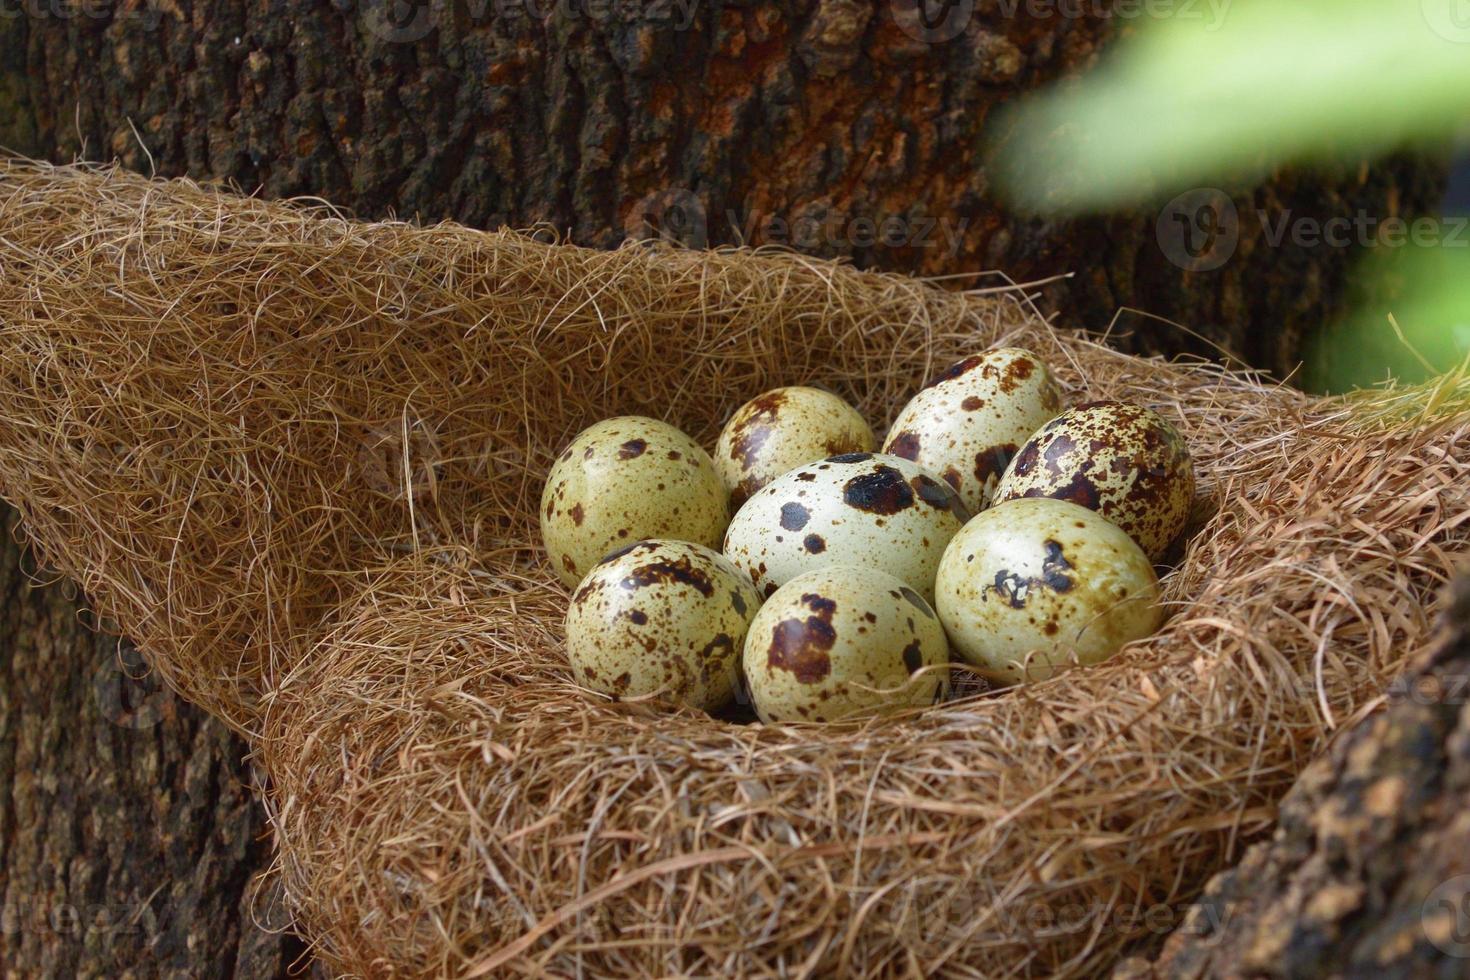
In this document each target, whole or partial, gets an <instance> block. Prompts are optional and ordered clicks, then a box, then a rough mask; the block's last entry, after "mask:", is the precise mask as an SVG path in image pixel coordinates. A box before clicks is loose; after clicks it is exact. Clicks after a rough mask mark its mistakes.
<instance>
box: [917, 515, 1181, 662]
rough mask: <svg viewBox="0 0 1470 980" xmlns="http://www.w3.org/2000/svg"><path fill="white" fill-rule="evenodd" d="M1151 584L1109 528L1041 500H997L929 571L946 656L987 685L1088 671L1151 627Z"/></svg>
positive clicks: (1154, 612) (1137, 552)
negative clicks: (1073, 669) (1079, 667)
mask: <svg viewBox="0 0 1470 980" xmlns="http://www.w3.org/2000/svg"><path fill="white" fill-rule="evenodd" d="M1158 597H1159V585H1158V579H1157V578H1156V577H1155V575H1154V569H1153V565H1152V564H1151V563H1150V562H1149V560H1148V558H1147V556H1145V555H1144V553H1143V551H1142V550H1141V549H1140V548H1139V547H1138V545H1137V544H1135V543H1134V541H1133V539H1132V538H1130V537H1129V536H1128V535H1126V534H1124V533H1123V532H1122V531H1121V530H1120V529H1119V528H1118V527H1116V526H1115V525H1113V524H1111V523H1109V522H1108V521H1107V520H1105V519H1103V518H1102V517H1101V516H1099V515H1098V514H1097V512H1096V511H1091V510H1088V509H1087V508H1085V507H1080V506H1078V505H1077V504H1073V503H1068V502H1067V501H1065V500H1053V499H1052V498H1050V497H1026V498H1022V499H1019V500H1010V501H1006V502H1004V503H998V504H996V505H995V506H993V507H991V508H990V509H989V510H987V511H985V512H984V513H982V514H980V515H979V516H977V517H976V518H975V519H974V520H973V521H971V522H970V523H969V524H967V525H965V527H964V529H963V530H961V531H960V533H959V534H957V535H955V537H954V540H952V541H950V543H949V548H948V549H947V550H946V551H945V553H944V560H943V561H941V562H940V564H939V576H938V581H937V598H936V600H935V609H936V610H937V611H938V612H939V619H940V621H941V622H942V623H943V624H944V630H945V633H946V634H948V636H949V641H950V644H951V646H952V647H953V648H954V651H955V653H956V654H957V655H958V656H959V657H961V658H962V659H963V660H965V661H966V662H967V663H969V664H972V665H973V666H975V667H976V668H978V669H979V670H980V671H981V672H982V673H983V674H985V675H986V676H987V677H989V678H991V679H992V680H996V681H1000V682H1002V683H1015V682H1017V681H1022V680H1042V679H1044V678H1047V677H1050V676H1051V675H1052V674H1053V673H1055V672H1056V670H1057V669H1058V668H1060V667H1062V666H1064V665H1066V664H1068V663H1070V662H1072V660H1073V659H1074V658H1075V660H1076V662H1077V663H1081V664H1095V663H1099V662H1101V661H1103V660H1106V659H1107V658H1108V657H1111V656H1112V655H1113V654H1114V653H1116V652H1117V651H1118V649H1119V648H1120V647H1122V646H1123V645H1124V644H1126V643H1129V642H1131V641H1133V640H1137V639H1141V638H1142V637H1145V636H1148V635H1149V634H1151V633H1153V632H1154V630H1156V629H1158V627H1159V623H1160V621H1161V619H1162V617H1163V612H1162V610H1161V609H1160V607H1159V604H1158Z"/></svg>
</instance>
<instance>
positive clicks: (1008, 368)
mask: <svg viewBox="0 0 1470 980" xmlns="http://www.w3.org/2000/svg"><path fill="white" fill-rule="evenodd" d="M1061 408H1062V392H1061V389H1060V388H1058V387H1057V383H1056V382H1055V381H1054V380H1052V376H1051V372H1050V371H1048V370H1047V367H1046V365H1045V364H1043V363H1042V362H1041V359H1040V358H1038V357H1037V356H1036V355H1035V354H1033V353H1031V352H1030V351H1028V350H1022V349H1021V348H1019V347H1001V348H998V349H996V350H992V351H987V352H986V353H984V354H977V355H975V356H973V357H967V358H965V359H964V360H963V361H960V362H959V363H958V364H956V365H954V366H953V367H951V368H950V369H949V370H948V371H945V372H944V373H943V374H941V375H940V376H939V377H938V378H936V379H935V380H934V381H932V382H930V384H929V386H928V387H927V388H925V389H924V390H923V391H920V392H919V393H918V394H917V395H915V396H914V397H913V398H911V399H910V400H909V403H908V404H907V405H905V406H904V407H903V410H902V411H900V412H899V413H898V418H896V419H894V421H893V426H892V427H891V428H890V429H889V431H888V438H887V440H886V441H885V442H884V443H883V451H884V452H885V453H892V454H893V455H895V456H902V457H903V458H904V459H911V460H913V461H914V462H916V463H918V464H919V465H920V466H922V467H924V468H925V469H927V470H929V471H931V472H933V473H936V474H938V475H939V476H942V477H944V479H945V480H946V481H947V482H948V483H949V485H950V486H952V487H954V488H955V490H957V491H959V495H960V499H961V500H963V501H964V503H965V506H966V507H968V508H969V509H970V512H971V513H974V514H978V513H979V512H980V511H982V510H984V509H985V508H986V507H988V506H990V497H991V493H992V492H993V491H994V489H995V484H996V482H997V481H998V480H999V479H1000V475H1001V473H1002V472H1003V471H1004V470H1005V468H1006V464H1007V463H1009V462H1010V460H1011V457H1012V456H1013V455H1014V454H1015V453H1016V450H1017V449H1019V448H1020V446H1021V445H1022V444H1023V443H1024V442H1025V441H1026V440H1027V439H1028V438H1030V437H1031V434H1032V433H1034V432H1035V431H1036V430H1037V429H1039V428H1041V426H1042V425H1043V424H1044V423H1045V422H1046V421H1047V420H1048V419H1050V418H1052V417H1053V416H1055V415H1056V414H1057V412H1059V411H1061Z"/></svg>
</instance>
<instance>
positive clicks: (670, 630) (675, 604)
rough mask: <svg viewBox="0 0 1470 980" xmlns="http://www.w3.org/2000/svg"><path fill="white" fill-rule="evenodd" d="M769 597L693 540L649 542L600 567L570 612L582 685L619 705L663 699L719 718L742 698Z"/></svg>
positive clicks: (572, 651)
mask: <svg viewBox="0 0 1470 980" xmlns="http://www.w3.org/2000/svg"><path fill="white" fill-rule="evenodd" d="M758 608H760V596H758V595H757V594H756V591H755V589H754V587H752V586H751V584H750V579H749V578H748V577H747V576H746V575H745V573H744V572H741V571H739V570H738V569H737V568H736V567H735V566H734V565H732V564H730V563H729V562H728V561H726V560H725V559H724V558H723V557H721V556H720V555H719V554H717V553H716V552H714V551H711V550H710V549H709V548H706V547H704V546H703V545H698V544H690V543H689V542H687V541H640V542H638V543H636V544H633V545H630V546H629V547H627V548H625V549H623V550H622V551H619V552H616V553H615V554H612V555H609V556H608V557H607V558H605V559H604V560H603V561H602V562H600V563H598V564H597V565H596V566H595V567H594V568H593V569H592V571H590V572H589V573H587V577H586V578H584V579H583V580H582V584H581V585H579V586H578V587H577V591H576V592H575V593H573V595H572V602H571V605H570V606H569V607H568V608H567V619H566V638H567V656H568V657H569V658H570V659H571V661H572V670H573V671H574V672H575V674H576V677H577V683H579V684H581V685H582V686H583V687H587V688H591V689H592V690H594V691H601V692H602V693H603V694H610V695H612V696H613V697H617V698H633V697H639V696H641V695H646V694H653V693H655V692H663V693H664V694H666V695H667V696H668V697H670V698H672V699H674V700H676V701H679V702H681V703H683V704H687V705H689V706H691V707H694V708H702V709H704V710H706V711H712V710H714V709H717V708H719V707H722V706H723V705H725V704H727V703H729V702H730V701H731V700H732V699H733V698H734V695H735V685H736V680H737V678H738V676H739V669H740V652H741V649H742V648H743V646H744V643H745V631H746V628H747V627H748V626H749V624H750V620H751V618H752V617H753V616H754V615H755V613H756V610H757V609H758Z"/></svg>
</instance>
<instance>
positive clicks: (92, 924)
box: [0, 510, 302, 977]
mask: <svg viewBox="0 0 1470 980" xmlns="http://www.w3.org/2000/svg"><path fill="white" fill-rule="evenodd" d="M5 513H6V516H7V518H9V517H10V516H11V514H10V512H9V511H8V510H6V512H5ZM8 528H9V520H7V522H6V530H7V531H8ZM79 612H80V610H79V607H78V605H77V603H76V602H75V601H73V600H72V599H71V598H70V597H69V596H68V594H67V592H66V590H65V589H64V588H63V587H62V586H60V585H53V586H47V587H44V588H32V587H31V585H30V584H29V582H28V580H27V578H26V576H24V575H23V574H22V572H21V555H20V551H19V549H18V548H17V547H16V545H15V544H14V541H13V539H12V538H11V536H10V535H9V534H8V533H6V534H5V537H4V543H3V545H0V963H3V964H4V967H5V971H4V972H5V973H6V974H7V975H11V976H53V977H62V976H122V975H125V974H129V973H131V974H132V975H136V976H251V977H257V976H278V975H282V974H284V972H285V971H286V969H287V967H288V966H289V965H290V964H291V963H292V962H293V961H294V960H295V959H296V958H297V957H299V956H300V954H301V952H302V947H301V944H300V942H299V941H298V940H296V939H295V938H294V937H291V936H289V935H281V934H279V933H275V932H272V931H270V930H267V929H262V928H260V926H259V925H258V924H257V923H269V921H270V919H271V914H272V907H271V903H270V902H268V901H266V900H265V899H264V897H263V896H257V895H255V893H254V890H253V889H252V887H251V879H252V876H253V875H254V874H255V873H256V872H257V871H258V870H260V869H261V868H263V867H264V866H265V864H266V862H267V861H268V860H269V843H268V841H267V840H266V839H265V837H264V834H265V819H264V816H263V814H262V813H261V812H260V808H259V807H258V806H256V805H255V803H254V801H253V798H252V796H251V793H250V787H249V773H248V771H247V768H246V766H245V764H244V762H243V753H244V746H243V745H242V744H241V743H240V741H239V740H238V739H235V738H233V737H232V736H231V735H230V734H229V733H228V732H227V731H226V730H225V729H224V728H223V726H221V725H220V724H219V723H217V722H215V721H213V720H211V719H208V718H206V717H205V716H204V715H203V714H202V713H201V712H199V711H197V710H195V709H193V708H190V707H189V706H187V705H185V704H184V703H183V702H181V701H180V700H179V699H178V698H176V697H174V696H172V695H171V694H169V693H168V692H166V691H163V690H159V689H158V686H157V684H156V683H155V682H151V681H149V680H146V679H144V680H140V679H138V678H140V677H142V676H143V675H144V674H145V673H146V671H145V670H144V669H143V665H142V663H141V661H140V660H139V658H138V656H137V653H136V652H135V651H133V650H132V649H131V648H130V647H128V646H127V645H126V644H119V642H118V641H117V640H114V639H111V638H108V637H105V636H103V635H101V634H99V633H97V632H95V631H94V630H93V629H91V628H90V627H89V626H88V625H87V624H86V623H85V622H83V620H82V618H81V616H80V615H79ZM277 917H279V916H277Z"/></svg>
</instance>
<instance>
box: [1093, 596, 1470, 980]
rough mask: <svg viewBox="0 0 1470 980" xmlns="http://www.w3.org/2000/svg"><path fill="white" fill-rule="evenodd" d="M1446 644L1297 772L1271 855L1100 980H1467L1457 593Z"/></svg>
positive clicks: (1469, 689)
mask: <svg viewBox="0 0 1470 980" xmlns="http://www.w3.org/2000/svg"><path fill="white" fill-rule="evenodd" d="M1458 593H1459V594H1458V598H1457V601H1456V603H1455V605H1454V607H1453V610H1452V612H1451V613H1450V621H1451V622H1450V625H1451V631H1452V637H1451V639H1450V641H1449V642H1448V643H1446V645H1445V646H1444V647H1443V649H1442V650H1440V651H1439V652H1438V653H1437V655H1435V656H1434V657H1433V658H1432V659H1431V661H1430V662H1429V663H1427V664H1425V665H1423V666H1422V667H1421V668H1420V669H1419V670H1417V671H1412V672H1410V673H1409V674H1408V675H1407V676H1406V677H1405V678H1404V679H1403V680H1401V681H1399V682H1398V683H1396V684H1395V685H1394V688H1393V690H1392V693H1391V696H1390V702H1389V707H1388V709H1387V710H1386V711H1384V712H1382V713H1379V714H1375V715H1373V716H1371V717H1370V718H1368V719H1367V720H1365V721H1363V722H1361V723H1360V724H1358V725H1357V726H1356V727H1355V728H1353V729H1352V730H1351V731H1350V732H1349V733H1348V734H1347V735H1346V736H1345V737H1344V738H1342V739H1341V740H1340V741H1338V742H1337V743H1336V744H1335V745H1334V746H1333V749H1332V751H1331V753H1330V754H1329V755H1328V757H1327V758H1324V759H1322V760H1320V761H1318V762H1316V763H1314V764H1313V765H1312V766H1311V767H1309V768H1308V769H1307V770H1306V771H1305V772H1304V773H1303V774H1302V776H1301V778H1300V779H1299V780H1298V781H1297V784H1296V786H1295V787H1294V788H1293V789H1292V791H1291V793H1290V794H1289V795H1288V796H1287V797H1286V799H1285V800H1283V801H1282V804H1281V823H1280V826H1279V827H1278V829H1277V831H1276V833H1275V835H1274V836H1273V837H1272V839H1271V840H1270V841H1267V842H1263V843H1261V844H1257V845H1255V846H1254V847H1252V848H1251V849H1250V850H1248V851H1247V852H1246V854H1245V857H1244V858H1243V859H1242V861H1241V862H1240V864H1239V865H1237V866H1236V867H1235V868H1234V869H1232V870H1230V871H1227V872H1224V873H1222V874H1220V875H1217V876H1216V877H1215V879H1214V880H1213V881H1211V882H1210V884H1209V886H1208V888H1207V889H1206V891H1205V894H1204V895H1203V896H1202V897H1201V898H1200V900H1199V902H1198V904H1197V905H1196V906H1195V908H1194V909H1193V910H1192V911H1191V913H1190V915H1189V917H1188V918H1187V919H1186V921H1185V922H1184V924H1183V925H1182V926H1181V927H1180V928H1179V930H1177V931H1176V932H1175V934H1174V935H1173V936H1171V937H1170V938H1169V940H1168V941H1167V943H1165V945H1164V948H1163V951H1162V953H1161V954H1160V955H1158V956H1157V958H1156V959H1155V960H1154V961H1153V962H1150V961H1149V960H1148V959H1144V958H1139V959H1133V960H1129V961H1127V962H1125V963H1123V964H1122V965H1121V966H1120V967H1119V969H1118V970H1117V971H1116V973H1115V975H1114V976H1115V980H1164V978H1180V980H1183V978H1189V980H1203V978H1222V980H1223V978H1240V980H1244V978H1259V977H1327V976H1332V977H1362V978H1365V980H1397V978H1403V980H1417V978H1420V977H1462V976H1465V975H1467V974H1470V817H1467V814H1470V713H1467V712H1466V710H1465V705H1466V703H1467V701H1470V578H1467V579H1462V580H1461V582H1460V583H1459V589H1458Z"/></svg>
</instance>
